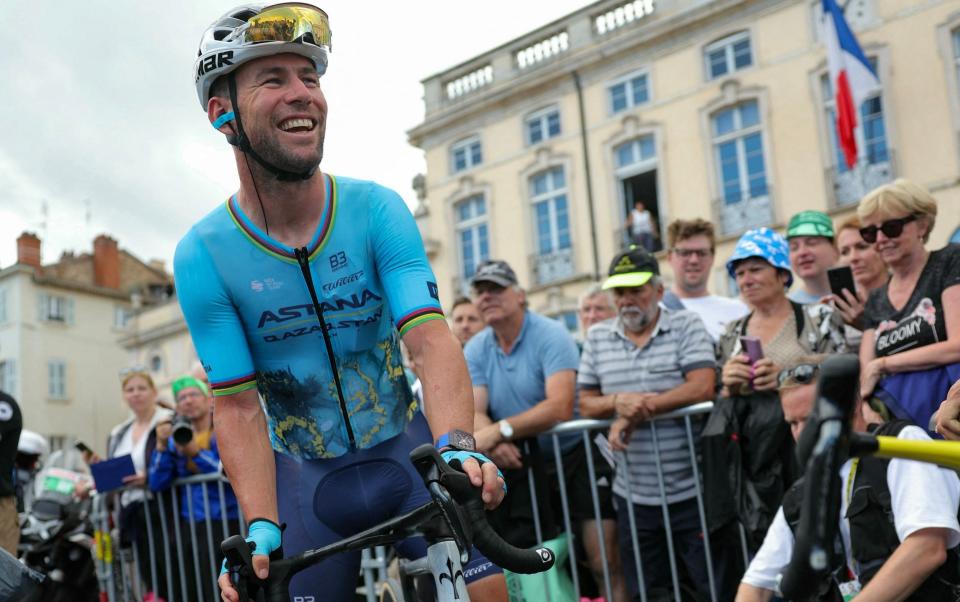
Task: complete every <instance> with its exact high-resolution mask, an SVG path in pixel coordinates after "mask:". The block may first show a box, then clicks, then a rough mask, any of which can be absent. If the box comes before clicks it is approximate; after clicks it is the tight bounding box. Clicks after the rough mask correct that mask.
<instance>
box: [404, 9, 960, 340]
mask: <svg viewBox="0 0 960 602" xmlns="http://www.w3.org/2000/svg"><path fill="white" fill-rule="evenodd" d="M845 10H846V17H847V20H848V22H849V23H850V25H851V27H852V28H853V29H854V31H855V34H856V35H857V37H858V39H859V41H860V43H861V45H862V47H863V49H864V52H865V54H866V55H867V57H868V58H869V59H870V60H871V61H872V62H873V64H874V66H875V70H876V71H877V73H878V75H879V78H880V80H881V82H882V90H881V91H880V92H879V93H877V94H875V95H874V96H873V97H871V98H870V99H868V100H867V101H866V102H864V104H863V106H861V107H859V117H860V123H861V127H860V128H859V130H858V131H859V134H858V135H859V140H858V142H859V144H858V147H859V149H860V157H859V160H858V163H857V164H856V165H855V167H854V168H853V169H847V168H846V165H845V163H844V162H843V160H842V153H841V151H840V150H839V146H838V144H837V141H836V135H835V133H834V128H833V127H832V120H833V119H834V109H833V103H832V100H831V97H832V91H831V90H830V86H829V82H828V79H827V77H826V75H827V64H826V54H825V49H824V46H823V44H822V43H821V40H820V31H819V29H820V18H821V14H820V2H819V0H633V1H630V2H623V1H622V0H619V1H618V0H601V1H599V2H595V3H593V4H590V5H588V6H586V7H585V8H583V9H581V10H579V11H576V12H574V13H572V14H570V15H568V16H566V17H563V18H561V19H558V20H556V21H554V22H552V23H549V24H546V25H544V26H543V27H541V28H539V29H537V30H535V31H532V32H530V33H528V34H527V35H524V36H522V37H520V38H518V39H516V40H513V41H510V42H508V43H506V44H504V45H502V46H500V47H498V48H495V49H492V50H490V51H489V52H487V53H485V54H482V55H480V56H477V57H475V58H473V59H470V60H468V61H466V62H464V63H462V64H460V65H456V66H454V67H452V68H450V69H448V70H446V71H444V72H442V73H439V74H436V75H434V76H431V77H429V78H427V79H425V80H424V81H423V86H424V99H425V105H426V111H425V119H424V121H423V123H421V124H420V125H418V126H417V127H415V128H414V129H412V130H411V131H410V132H409V133H408V134H409V139H410V142H411V143H412V144H413V145H415V146H417V147H419V148H421V149H423V151H424V153H425V156H426V162H427V172H426V175H425V177H424V178H418V180H417V181H416V182H415V187H419V188H418V194H419V196H420V198H421V203H420V206H419V207H418V209H417V211H416V216H417V221H418V224H419V225H420V228H421V233H422V234H423V236H424V239H425V242H426V247H427V251H428V254H429V256H430V259H431V263H432V265H433V268H434V271H435V272H436V275H437V278H438V280H439V286H440V291H441V295H442V296H441V298H442V299H445V300H448V299H451V298H452V296H453V295H454V294H457V293H459V292H461V291H463V290H464V289H465V286H466V284H467V283H468V282H469V279H470V277H471V276H472V273H473V270H474V268H475V266H476V264H477V263H478V262H479V261H482V260H484V259H487V258H499V259H505V260H507V261H508V262H510V263H511V265H513V266H514V268H515V269H516V270H517V273H518V275H519V277H520V280H521V284H523V285H524V286H525V287H526V289H527V291H528V296H529V299H530V302H531V306H532V307H533V308H534V309H538V310H540V311H543V312H545V313H548V314H550V315H554V316H556V317H559V318H562V319H564V320H565V321H566V322H567V323H568V325H571V326H572V325H573V324H575V320H574V318H573V314H572V313H571V312H573V311H574V309H575V304H576V297H577V294H578V293H579V292H580V291H581V290H583V289H584V288H585V287H586V286H587V285H588V284H589V283H590V282H591V281H593V280H595V279H597V278H598V277H599V276H600V275H602V274H604V273H605V271H606V269H607V264H608V262H609V261H610V259H611V257H612V256H613V255H614V253H615V252H616V251H617V250H619V249H620V248H621V246H622V245H623V244H625V242H626V238H627V237H626V232H625V228H624V224H625V217H626V215H627V212H628V210H629V208H630V207H632V206H633V203H634V201H636V200H642V201H643V202H644V204H645V207H646V208H647V209H648V210H649V211H650V212H651V213H652V214H653V216H654V218H655V220H656V222H657V225H658V228H659V233H660V234H661V240H662V235H663V234H664V232H665V229H666V225H667V224H668V223H669V222H670V221H671V220H673V219H677V218H694V217H703V218H706V219H710V220H711V221H712V222H713V223H714V224H715V226H716V229H717V232H718V235H719V239H718V248H717V254H716V264H715V273H714V276H713V279H712V282H711V286H712V289H713V290H714V291H715V292H719V293H729V292H732V290H733V286H732V283H731V282H730V281H729V279H728V277H727V275H726V273H725V271H724V269H723V263H724V261H725V259H726V258H727V257H729V255H730V253H731V251H732V249H733V245H734V244H735V243H736V239H737V237H738V236H739V235H740V234H741V233H742V232H743V231H744V230H746V229H748V228H750V227H754V226H759V225H770V226H772V227H775V228H782V227H783V225H784V224H785V223H786V221H787V220H789V218H790V216H791V215H792V214H794V213H796V212H797V211H800V210H802V209H820V210H824V211H827V212H829V213H830V214H831V215H833V216H834V218H835V219H836V220H839V219H841V218H844V217H846V216H847V215H849V214H850V213H851V212H852V211H853V210H854V208H855V206H856V203H857V202H858V201H859V199H860V197H861V196H862V195H863V194H864V193H865V192H867V191H869V190H870V189H872V188H874V187H875V186H877V185H880V184H882V183H885V182H887V181H890V180H892V179H894V178H896V177H906V178H910V179H912V180H914V181H916V182H918V183H920V184H922V185H924V186H926V187H927V188H929V189H930V190H931V192H932V193H933V194H934V196H935V197H936V198H937V199H938V201H939V210H940V216H939V218H938V222H937V226H936V229H935V231H934V232H933V235H932V237H931V241H930V244H931V247H932V248H937V247H939V246H942V245H943V244H944V243H946V242H947V241H948V240H950V239H951V238H956V237H957V226H958V224H960V179H958V176H960V0H849V1H848V2H846V5H845ZM659 244H660V246H661V247H662V243H659ZM664 267H666V266H664ZM665 275H666V276H667V278H669V277H670V274H669V270H668V269H667V270H665Z"/></svg>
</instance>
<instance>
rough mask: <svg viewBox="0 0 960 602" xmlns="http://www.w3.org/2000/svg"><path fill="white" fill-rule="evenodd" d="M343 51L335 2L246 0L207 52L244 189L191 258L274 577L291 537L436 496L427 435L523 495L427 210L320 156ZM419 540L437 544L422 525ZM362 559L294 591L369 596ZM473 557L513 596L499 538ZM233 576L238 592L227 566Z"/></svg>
mask: <svg viewBox="0 0 960 602" xmlns="http://www.w3.org/2000/svg"><path fill="white" fill-rule="evenodd" d="M329 49H330V29H329V22H328V19H327V15H326V13H324V12H323V11H322V10H320V9H318V8H316V7H313V6H311V5H307V4H290V3H285V4H278V5H273V6H267V7H263V8H250V7H240V8H237V9H234V10H233V11H230V12H229V13H227V14H226V15H224V16H223V17H221V18H220V19H218V20H217V21H216V22H214V23H213V24H212V25H211V26H210V28H209V29H208V30H207V31H206V33H205V34H204V36H203V38H202V40H201V44H200V50H199V56H198V57H197V60H196V65H195V71H196V87H197V93H198V96H199V99H200V104H201V106H202V107H203V108H204V109H205V110H206V111H207V116H208V118H209V120H210V122H211V123H212V125H213V127H214V128H216V129H217V130H218V131H220V132H221V133H223V134H224V135H225V136H226V138H227V141H228V142H229V143H230V144H232V145H233V146H234V147H235V148H234V155H235V159H236V164H237V171H238V175H239V178H240V189H239V191H238V192H237V193H236V194H234V195H233V196H231V197H230V198H229V199H228V200H227V202H226V203H224V204H222V205H220V206H219V207H217V208H216V209H214V210H213V211H212V212H211V213H210V214H208V215H207V216H206V217H204V218H203V219H202V220H200V221H199V222H198V223H197V224H196V225H194V227H193V228H192V229H191V230H190V231H189V232H188V233H187V234H186V236H185V237H184V238H183V239H182V240H181V241H180V244H179V245H178V247H177V252H176V257H175V260H174V275H175V278H176V284H177V290H178V295H179V299H180V304H181V306H182V308H183V313H184V316H185V318H186V321H187V324H188V326H189V328H190V332H191V336H192V338H193V341H194V344H195V346H196V348H197V352H198V354H199V356H200V358H201V360H202V362H203V364H204V369H205V370H206V372H207V375H208V376H209V379H210V385H211V387H212V389H213V391H214V393H215V395H216V402H215V410H214V421H215V422H214V423H215V429H216V432H217V436H218V438H219V440H220V453H221V457H222V459H223V464H224V466H225V469H226V472H227V474H228V475H229V477H230V479H231V482H232V483H233V486H234V490H235V491H236V494H237V497H238V499H239V501H240V506H241V508H242V510H243V514H244V516H245V517H247V518H248V520H249V523H250V528H249V536H248V540H249V541H252V542H254V543H255V544H256V548H255V550H254V569H255V570H256V572H257V573H258V575H260V576H261V577H262V576H265V575H266V574H267V572H268V558H267V556H266V555H267V554H269V553H270V552H271V551H273V550H276V549H277V548H279V547H280V545H281V539H282V545H283V551H284V553H285V554H287V555H292V554H296V553H299V552H302V551H304V550H306V549H310V548H314V547H318V546H322V545H324V544H327V543H329V542H331V541H334V540H338V539H341V538H342V537H344V536H346V535H349V534H352V533H355V532H358V531H360V530H362V529H365V528H367V527H368V526H372V525H374V524H376V523H378V522H380V521H382V520H384V519H386V518H389V517H391V516H393V515H395V514H398V513H401V512H404V511H406V510H409V509H412V508H414V507H416V506H419V505H421V504H422V503H425V502H426V501H428V499H429V494H428V493H427V491H426V489H425V488H424V487H423V486H422V480H421V479H420V477H419V476H418V475H416V473H415V472H414V469H413V467H412V466H411V465H410V463H409V461H408V459H407V457H408V452H409V451H410V450H411V449H413V448H414V447H416V445H418V444H421V443H423V442H426V441H431V440H434V441H435V442H436V443H437V445H438V446H439V447H441V449H443V450H444V454H443V455H444V457H445V458H446V459H447V461H450V462H453V461H454V460H460V461H461V462H462V466H463V469H464V470H465V472H466V473H467V474H468V475H469V476H470V478H471V481H472V482H473V484H474V485H476V486H478V487H480V486H482V496H483V500H484V502H485V503H486V505H487V506H488V507H494V506H496V505H497V504H499V502H500V500H501V499H502V498H503V493H504V491H503V481H502V479H501V478H500V477H499V476H498V471H497V468H496V466H495V465H494V464H493V463H491V462H490V461H489V460H487V459H486V458H485V457H484V456H482V455H481V454H479V453H476V452H475V451H473V440H472V436H471V435H469V434H468V432H469V431H471V430H472V423H473V399H472V396H471V390H470V380H469V376H468V374H467V370H466V365H465V362H464V359H463V353H462V351H461V349H460V344H459V342H458V341H457V339H456V338H455V337H454V336H453V335H452V334H451V332H450V330H449V328H448V327H447V324H446V322H445V321H444V320H443V313H442V311H441V309H440V301H439V296H438V293H437V285H436V281H435V279H434V276H433V273H432V271H431V269H430V267H429V264H428V263H427V259H426V255H425V253H424V250H423V244H422V241H421V239H420V236H419V233H418V231H417V228H416V224H415V222H414V220H413V218H412V216H411V214H410V212H409V210H408V209H407V207H406V206H405V205H404V203H403V201H402V200H401V199H400V197H399V196H398V195H397V194H396V193H395V192H393V191H391V190H388V189H386V188H384V187H382V186H379V185H377V184H375V183H373V182H369V181H361V180H354V179H349V178H342V177H334V176H332V175H330V174H326V173H323V172H321V171H320V170H319V169H318V167H319V164H320V160H321V158H322V156H323V141H324V131H325V125H326V114H327V104H326V100H325V98H324V95H323V92H322V91H321V89H320V81H319V78H320V76H322V75H323V73H324V72H325V70H326V67H327V55H328V51H329ZM401 338H402V339H403V342H404V343H405V344H406V346H407V348H408V349H409V350H410V353H411V356H412V358H413V361H414V362H415V365H416V367H417V372H418V374H419V375H420V376H421V378H422V379H423V383H424V392H425V397H426V400H425V401H426V403H425V410H424V411H425V414H426V416H425V417H424V414H423V413H421V412H420V411H418V408H417V404H416V402H415V401H414V400H413V397H412V395H411V393H410V388H409V386H408V385H407V382H406V380H405V377H404V372H403V366H402V365H401V355H400V349H399V341H400V339H401ZM258 391H259V394H260V396H262V399H263V409H261V404H260V401H259V399H258ZM264 409H265V413H264ZM281 523H286V525H287V529H286V531H285V532H283V534H282V537H281V531H282V528H281V527H280V526H279V525H280V524H281ZM400 547H401V548H402V549H401V552H402V553H405V554H407V555H422V554H424V553H425V550H424V549H423V542H422V541H419V542H418V541H413V542H407V543H406V544H404V545H402V546H400ZM358 570H359V555H358V554H349V555H339V556H336V557H334V558H332V559H330V560H326V561H324V562H322V563H320V564H319V565H316V566H314V567H312V568H311V569H308V570H305V571H303V572H301V573H300V574H298V575H297V577H295V578H294V580H293V583H292V585H291V588H290V594H291V596H292V597H293V598H294V599H297V600H304V601H308V600H319V599H321V595H320V592H322V599H323V600H346V599H351V600H352V593H353V589H354V587H355V577H356V575H357V574H358ZM463 572H464V574H465V575H467V581H468V584H469V591H470V594H471V596H474V597H475V598H476V599H481V600H490V599H493V600H497V599H503V600H505V599H506V585H505V582H504V579H503V576H502V574H501V572H500V570H499V569H498V568H497V567H495V566H493V565H492V564H491V563H490V562H488V561H486V560H485V559H484V558H482V556H479V555H478V554H476V553H474V554H473V555H472V557H471V561H470V563H469V564H468V565H467V566H466V567H464V571H463ZM219 583H220V586H221V588H222V597H223V599H224V600H230V601H233V600H236V599H237V594H236V591H235V590H234V589H233V587H232V586H231V584H230V579H229V577H228V576H227V575H226V574H221V576H220V580H219Z"/></svg>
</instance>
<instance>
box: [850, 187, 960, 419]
mask: <svg viewBox="0 0 960 602" xmlns="http://www.w3.org/2000/svg"><path fill="white" fill-rule="evenodd" d="M857 215H858V216H859V218H860V221H861V222H862V224H863V227H862V228H861V229H860V235H861V236H862V237H863V239H864V240H865V241H866V242H868V243H871V244H874V245H875V247H876V250H877V253H878V254H879V255H880V258H881V259H883V262H884V263H885V264H886V265H887V267H888V268H889V270H890V280H889V281H888V282H887V283H886V284H885V285H883V286H881V287H880V288H878V289H876V290H874V291H873V293H871V295H870V298H869V299H868V300H867V304H866V308H865V310H864V327H865V328H864V333H863V342H862V343H861V345H860V364H861V375H860V380H861V394H862V395H864V396H867V395H870V394H875V395H876V396H877V397H879V398H880V400H881V401H883V402H884V404H885V405H886V406H887V407H888V408H889V409H890V410H891V411H892V412H893V414H895V415H897V416H898V417H900V418H907V419H912V420H913V421H914V422H916V423H917V424H918V425H920V426H922V427H924V428H927V426H928V422H929V420H930V416H931V415H932V414H933V412H934V411H935V410H936V408H937V406H938V405H939V403H940V401H941V400H943V399H944V396H945V394H946V392H947V390H948V389H949V387H950V383H952V382H953V381H954V380H956V378H957V376H958V374H960V311H957V307H960V245H947V246H946V247H944V248H942V249H938V250H936V251H929V250H927V242H928V240H929V239H930V232H931V231H932V230H933V226H934V223H935V222H936V218H937V202H936V200H934V198H933V197H932V196H931V195H930V193H929V192H927V191H926V190H924V189H923V188H922V187H920V186H918V185H916V184H914V183H913V182H911V181H909V180H904V179H898V180H896V181H895V182H893V183H891V184H887V185H885V186H881V187H880V188H877V189H876V190H874V191H872V192H871V193H870V194H868V195H867V196H866V197H864V198H863V200H862V201H861V202H860V205H859V206H858V207H857ZM878 385H879V387H878Z"/></svg>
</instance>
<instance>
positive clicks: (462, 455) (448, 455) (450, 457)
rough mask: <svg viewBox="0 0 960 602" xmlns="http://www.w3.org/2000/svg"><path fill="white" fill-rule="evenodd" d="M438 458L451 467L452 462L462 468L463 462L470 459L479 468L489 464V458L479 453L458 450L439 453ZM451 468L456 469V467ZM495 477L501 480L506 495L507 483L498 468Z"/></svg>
mask: <svg viewBox="0 0 960 602" xmlns="http://www.w3.org/2000/svg"><path fill="white" fill-rule="evenodd" d="M440 456H441V457H442V458H443V459H444V461H446V463H447V464H449V465H451V466H453V463H454V462H457V463H458V464H460V465H461V466H462V465H463V463H464V461H466V460H469V459H470V458H473V459H474V460H476V461H477V462H478V463H479V464H480V465H481V466H482V465H483V464H484V463H486V462H490V458H488V457H486V456H485V455H483V454H481V453H480V452H472V451H463V450H459V449H448V450H444V451H441V452H440ZM453 467H454V468H457V467H456V466H453ZM497 476H498V477H500V479H501V480H503V492H504V493H506V492H507V481H506V480H505V479H504V478H503V473H502V472H500V469H499V468H498V469H497Z"/></svg>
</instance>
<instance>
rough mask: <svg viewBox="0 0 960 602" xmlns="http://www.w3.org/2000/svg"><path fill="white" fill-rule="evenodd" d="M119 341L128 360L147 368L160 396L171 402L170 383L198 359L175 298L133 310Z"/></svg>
mask: <svg viewBox="0 0 960 602" xmlns="http://www.w3.org/2000/svg"><path fill="white" fill-rule="evenodd" d="M119 342H120V345H121V346H122V347H123V348H124V349H126V350H127V353H128V358H129V361H130V363H131V364H134V365H139V366H144V367H146V368H147V369H148V370H149V372H150V375H151V376H152V377H153V381H154V384H156V385H157V391H158V392H159V394H160V398H161V399H164V400H166V401H169V402H171V403H173V402H174V399H173V394H172V391H171V388H170V385H171V383H172V382H173V381H174V380H175V379H176V378H179V377H180V376H183V375H184V374H187V373H189V372H190V371H191V370H192V369H193V367H194V365H195V364H196V362H197V361H198V360H197V352H196V351H195V350H194V348H193V341H192V340H191V339H190V333H189V331H188V330H187V323H186V321H184V319H183V312H182V311H181V310H180V304H179V303H178V302H177V298H176V297H175V296H172V297H169V298H168V299H166V300H165V301H164V302H162V303H159V304H157V305H154V306H152V307H146V308H144V309H142V310H140V311H137V312H134V314H133V316H132V317H131V318H130V322H129V324H128V326H127V330H126V332H125V333H124V335H123V336H122V337H121V338H120V340H119Z"/></svg>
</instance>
